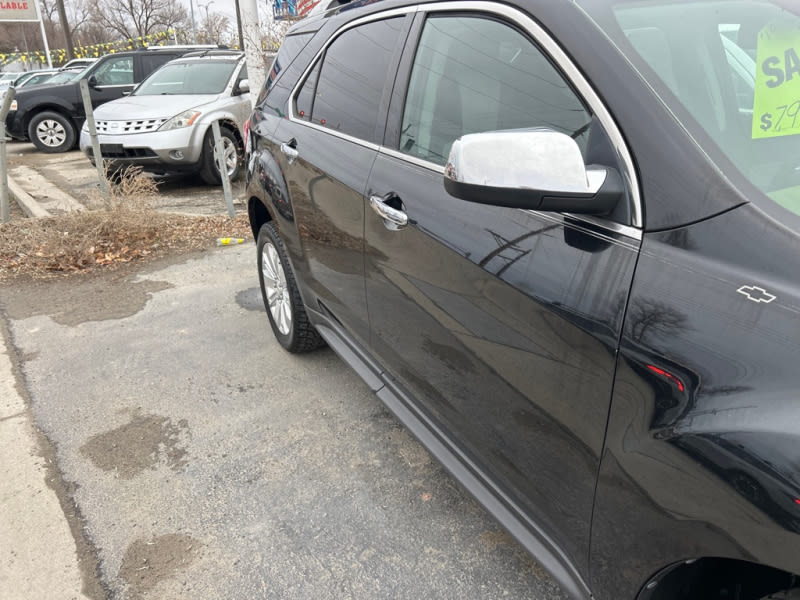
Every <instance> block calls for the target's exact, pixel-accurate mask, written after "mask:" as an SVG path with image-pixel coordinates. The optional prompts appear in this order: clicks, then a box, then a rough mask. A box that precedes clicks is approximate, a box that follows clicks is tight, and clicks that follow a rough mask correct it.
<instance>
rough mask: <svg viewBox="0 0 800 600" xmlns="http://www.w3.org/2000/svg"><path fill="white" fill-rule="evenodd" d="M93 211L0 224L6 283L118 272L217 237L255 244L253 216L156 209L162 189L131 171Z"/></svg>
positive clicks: (1, 271) (1, 273)
mask: <svg viewBox="0 0 800 600" xmlns="http://www.w3.org/2000/svg"><path fill="white" fill-rule="evenodd" d="M109 189H110V193H109V196H108V197H107V198H103V197H101V196H100V195H99V193H98V195H97V198H96V199H95V200H93V201H92V202H90V203H88V204H87V206H86V208H87V210H80V211H73V212H68V213H66V214H62V215H59V216H55V217H50V218H46V219H22V220H13V221H10V222H8V223H4V224H2V225H0V279H10V278H13V277H17V276H20V275H27V276H30V277H36V278H47V277H52V276H54V275H59V274H64V273H73V272H81V271H87V270H95V269H113V268H116V267H117V266H119V265H121V264H125V263H130V262H141V261H146V260H150V259H152V258H154V257H159V256H164V255H166V254H173V253H175V252H181V251H187V250H198V249H201V248H206V247H208V246H210V245H212V244H214V243H216V239H217V238H224V237H236V238H245V239H247V238H249V237H250V226H249V223H248V220H247V215H245V214H241V215H239V216H237V217H235V218H230V217H225V216H210V217H198V216H195V217H192V216H187V215H176V214H170V213H164V212H159V211H158V210H156V209H155V203H156V200H157V197H158V186H157V184H156V183H155V182H154V181H153V180H152V179H150V178H148V177H146V176H145V175H144V174H143V173H142V172H141V169H136V168H129V169H126V170H125V171H123V172H122V174H120V175H119V177H118V179H117V182H116V184H115V185H111V184H110V183H109Z"/></svg>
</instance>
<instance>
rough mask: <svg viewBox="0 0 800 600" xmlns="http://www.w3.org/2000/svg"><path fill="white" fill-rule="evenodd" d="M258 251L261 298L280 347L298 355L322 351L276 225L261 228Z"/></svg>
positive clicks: (266, 225) (266, 224)
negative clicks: (317, 350) (315, 350)
mask: <svg viewBox="0 0 800 600" xmlns="http://www.w3.org/2000/svg"><path fill="white" fill-rule="evenodd" d="M256 248H257V251H258V280H259V283H260V284H261V297H262V298H263V299H264V308H266V309H267V317H269V324H270V325H271V326H272V332H273V333H274V334H275V338H276V339H277V340H278V343H279V344H280V345H281V346H283V348H284V349H285V350H287V351H289V352H292V353H295V354H299V353H302V352H310V351H311V350H314V349H316V348H319V347H320V346H322V345H323V344H324V341H323V340H322V338H321V337H320V335H319V333H317V330H316V329H314V326H313V325H312V324H311V323H310V322H309V320H308V315H306V309H305V306H304V305H303V299H302V298H301V297H300V292H299V291H298V289H297V282H296V280H295V278H294V272H293V271H292V267H291V264H290V263H289V258H288V256H287V254H286V248H285V247H284V245H283V242H282V241H281V238H280V236H279V235H278V230H277V228H276V227H275V225H273V224H272V223H264V224H263V225H262V226H261V229H260V230H259V232H258V240H257V243H256ZM268 294H269V295H268Z"/></svg>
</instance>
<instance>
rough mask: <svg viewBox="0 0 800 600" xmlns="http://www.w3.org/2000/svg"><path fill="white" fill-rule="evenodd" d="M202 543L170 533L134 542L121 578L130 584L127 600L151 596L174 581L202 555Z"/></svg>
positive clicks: (122, 568)
mask: <svg viewBox="0 0 800 600" xmlns="http://www.w3.org/2000/svg"><path fill="white" fill-rule="evenodd" d="M201 547H202V543H201V542H200V541H198V540H196V539H194V538H192V537H191V536H188V535H182V534H177V533H173V534H167V535H160V536H156V537H154V538H152V539H150V540H145V539H138V540H135V541H134V542H133V543H132V544H131V545H130V546H128V549H127V550H126V551H125V556H123V557H122V564H121V565H120V568H119V577H120V578H121V579H122V580H124V581H125V583H127V585H128V590H127V591H128V593H127V594H126V596H125V597H126V598H127V600H138V599H140V598H149V597H151V596H150V595H149V594H148V592H149V591H150V590H152V588H153V587H155V586H156V585H157V584H158V583H159V582H161V581H164V580H166V579H172V578H174V577H175V576H176V575H177V574H178V573H180V572H181V571H183V570H185V569H186V568H187V567H188V566H189V565H190V564H191V563H192V562H193V561H194V560H195V559H196V558H197V557H198V555H199V553H200V549H201Z"/></svg>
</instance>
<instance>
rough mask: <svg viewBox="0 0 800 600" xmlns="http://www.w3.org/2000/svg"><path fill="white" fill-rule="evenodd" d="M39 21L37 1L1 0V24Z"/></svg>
mask: <svg viewBox="0 0 800 600" xmlns="http://www.w3.org/2000/svg"><path fill="white" fill-rule="evenodd" d="M38 20H39V15H38V14H37V13H36V1H35V0H13V1H9V0H0V22H2V21H38Z"/></svg>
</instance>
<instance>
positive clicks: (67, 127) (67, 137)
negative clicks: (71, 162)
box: [28, 111, 77, 154]
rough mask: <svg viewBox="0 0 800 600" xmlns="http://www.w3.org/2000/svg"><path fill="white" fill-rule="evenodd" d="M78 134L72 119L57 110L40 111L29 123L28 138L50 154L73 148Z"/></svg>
mask: <svg viewBox="0 0 800 600" xmlns="http://www.w3.org/2000/svg"><path fill="white" fill-rule="evenodd" d="M76 135H77V134H76V132H75V126H74V125H73V123H72V121H71V119H69V118H68V117H65V116H64V115H62V114H60V113H57V112H50V111H44V112H40V113H39V114H37V115H35V116H34V117H33V119H31V122H30V123H29V124H28V139H30V141H31V142H33V145H34V146H36V147H37V148H38V149H39V150H41V151H42V152H46V153H48V154H56V153H59V152H67V151H68V150H72V148H73V147H74V146H75V140H76Z"/></svg>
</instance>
